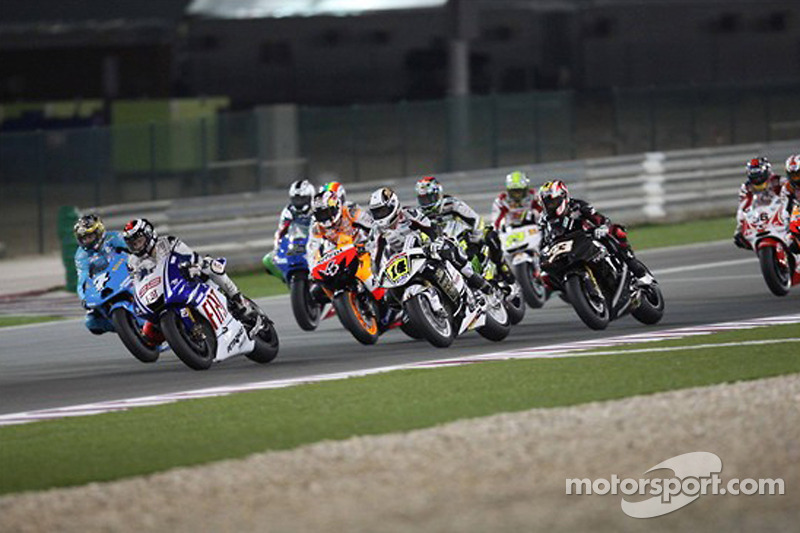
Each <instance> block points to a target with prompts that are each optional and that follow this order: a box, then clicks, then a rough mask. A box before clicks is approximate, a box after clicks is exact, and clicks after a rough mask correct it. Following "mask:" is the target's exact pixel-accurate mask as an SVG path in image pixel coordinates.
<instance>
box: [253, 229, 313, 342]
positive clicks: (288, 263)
mask: <svg viewBox="0 0 800 533" xmlns="http://www.w3.org/2000/svg"><path fill="white" fill-rule="evenodd" d="M308 233H309V225H308V224H300V223H293V224H292V225H291V227H290V228H289V231H288V232H287V234H286V235H285V236H284V237H283V238H282V239H281V240H280V242H279V243H278V247H277V249H276V251H275V255H274V257H273V258H272V262H273V263H274V265H275V266H276V267H277V268H278V269H279V270H280V272H281V274H282V276H283V281H284V282H285V283H286V284H287V285H288V286H289V291H290V294H291V301H292V312H293V313H294V318H295V320H296V321H297V325H298V326H300V328H301V329H304V330H305V331H314V330H315V329H317V326H319V321H320V318H321V316H322V311H323V309H322V308H323V304H321V303H319V302H318V301H317V300H316V299H315V298H314V296H313V295H312V294H311V281H310V279H309V272H310V268H309V265H308V258H307V257H306V244H308ZM265 264H266V260H265Z"/></svg>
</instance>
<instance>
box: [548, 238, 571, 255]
mask: <svg viewBox="0 0 800 533" xmlns="http://www.w3.org/2000/svg"><path fill="white" fill-rule="evenodd" d="M569 251H572V241H563V242H559V243H558V244H554V245H553V246H552V247H551V248H550V250H549V251H548V252H547V255H548V256H549V257H550V258H551V259H552V258H553V257H556V256H559V255H561V254H565V253H567V252H569Z"/></svg>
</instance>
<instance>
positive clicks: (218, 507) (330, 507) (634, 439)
mask: <svg viewBox="0 0 800 533" xmlns="http://www.w3.org/2000/svg"><path fill="white" fill-rule="evenodd" d="M254 423H257V421H254ZM694 451H707V452H713V453H716V454H717V455H719V456H720V458H721V459H722V463H723V469H722V474H721V477H722V479H723V482H726V481H727V480H729V479H731V478H754V479H757V478H782V479H783V480H784V482H785V488H786V489H785V495H783V496H758V495H754V496H741V495H740V496H733V495H725V496H711V495H708V496H702V497H700V498H699V499H698V500H697V501H695V502H694V503H692V504H690V505H688V506H687V507H684V508H683V509H680V510H678V511H675V512H673V513H671V514H668V515H665V516H662V517H658V518H651V519H634V518H630V517H628V516H626V515H625V514H624V513H623V512H622V511H621V509H620V500H621V498H622V496H612V495H607V496H597V495H592V496H586V495H581V496H577V495H572V496H567V495H566V494H565V480H566V478H590V479H596V478H607V479H608V478H611V476H612V474H616V475H617V476H619V477H620V478H625V477H632V478H637V479H638V478H640V477H643V473H644V472H645V471H646V470H648V469H649V468H650V467H652V466H654V465H656V464H658V463H660V462H661V461H663V460H665V459H668V458H670V457H673V456H676V455H679V454H683V453H687V452H694ZM639 499H641V498H639ZM799 524H800V375H792V376H785V377H780V378H772V379H764V380H759V381H751V382H743V383H736V384H728V385H719V386H713V387H706V388H698V389H688V390H682V391H675V392H669V393H663V394H656V395H651V396H643V397H634V398H628V399H624V400H619V401H612V402H603V403H594V404H588V405H582V406H577V407H569V408H556V409H534V410H531V411H526V412H520V413H510V414H500V415H495V416H490V417H486V418H480V419H472V420H462V421H459V422H454V423H450V424H446V425H442V426H439V427H434V428H430V429H424V430H419V431H414V432H410V433H404V434H392V435H382V436H372V437H358V438H352V439H349V440H346V441H339V442H321V443H317V444H313V445H309V446H304V447H302V448H299V449H296V450H291V451H285V452H269V453H263V454H257V455H253V456H250V457H248V458H245V459H241V460H231V461H224V462H219V463H214V464H211V465H206V466H202V467H196V468H182V469H176V470H172V471H169V472H165V473H161V474H157V475H152V476H147V477H142V478H134V479H127V480H123V481H119V482H114V483H103V484H99V483H98V484H91V485H88V486H85V487H76V488H68V489H58V490H51V491H45V492H38V493H26V494H21V495H11V496H6V497H3V498H0V531H3V532H6V531H31V532H45V531H46V532H52V531H60V532H72V531H74V532H82V533H83V532H94V531H120V532H128V531H130V532H136V533H141V532H146V531H170V532H172V531H179V532H198V531H215V532H216V531H231V532H233V531H235V532H240V531H245V532H246V531H254V532H255V531H258V532H269V531H285V532H306V531H308V532H321V531H336V532H339V531H347V532H383V531H386V532H399V531H404V532H405V531H409V532H411V531H413V532H418V531H453V532H456V531H457V532H476V533H478V532H481V533H483V532H487V531H492V532H503V531H520V532H522V531H525V532H528V531H553V530H558V531H587V530H591V531H648V532H652V531H797V530H798V527H800V526H799Z"/></svg>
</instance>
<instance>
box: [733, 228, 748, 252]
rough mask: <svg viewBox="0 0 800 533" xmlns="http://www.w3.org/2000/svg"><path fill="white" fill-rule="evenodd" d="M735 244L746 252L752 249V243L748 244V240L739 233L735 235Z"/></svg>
mask: <svg viewBox="0 0 800 533" xmlns="http://www.w3.org/2000/svg"><path fill="white" fill-rule="evenodd" d="M733 244H735V245H736V246H738V247H739V248H742V249H744V250H749V249H750V248H751V246H750V243H749V242H747V239H745V238H744V236H743V235H742V234H741V233H739V232H738V231H737V232H736V233H734V234H733Z"/></svg>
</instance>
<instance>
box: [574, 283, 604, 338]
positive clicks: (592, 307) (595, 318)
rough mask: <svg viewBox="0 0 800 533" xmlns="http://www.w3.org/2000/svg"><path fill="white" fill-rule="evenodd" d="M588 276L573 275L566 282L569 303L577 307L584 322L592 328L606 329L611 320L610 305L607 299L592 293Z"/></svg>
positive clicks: (577, 311) (576, 310) (576, 309)
mask: <svg viewBox="0 0 800 533" xmlns="http://www.w3.org/2000/svg"><path fill="white" fill-rule="evenodd" d="M590 283H591V281H590V280H589V279H588V277H587V276H582V275H571V276H570V277H569V278H567V282H566V283H565V284H564V292H566V293H567V298H568V299H569V303H570V304H572V307H573V308H574V309H575V312H576V313H577V314H578V316H579V317H580V319H581V320H583V323H584V324H586V325H587V326H589V327H590V328H591V329H596V330H600V329H606V327H608V322H609V313H608V305H607V304H606V301H605V299H600V298H598V297H597V296H594V297H593V295H592V294H591V289H590V287H589V285H588V284H590Z"/></svg>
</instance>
